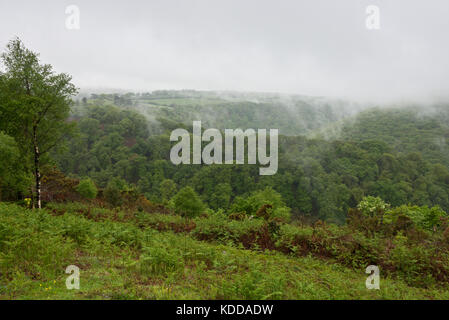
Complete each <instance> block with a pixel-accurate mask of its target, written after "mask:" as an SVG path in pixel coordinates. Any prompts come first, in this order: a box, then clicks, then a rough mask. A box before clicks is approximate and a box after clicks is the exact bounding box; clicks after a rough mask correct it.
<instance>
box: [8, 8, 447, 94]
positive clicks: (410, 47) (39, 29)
mask: <svg viewBox="0 0 449 320" xmlns="http://www.w3.org/2000/svg"><path fill="white" fill-rule="evenodd" d="M72 4H73V5H77V6H78V7H79V9H80V30H68V29H67V28H66V27H65V20H66V17H67V15H66V13H65V9H66V7H67V6H68V5H72ZM368 5H377V6H378V7H379V9H380V30H368V29H367V28H366V26H365V20H366V17H367V14H366V12H365V9H366V7H367V6H368ZM14 36H19V37H20V38H21V39H22V40H23V41H24V42H25V45H26V46H28V47H29V48H31V49H33V50H35V51H37V52H39V53H40V54H41V59H42V61H43V62H45V63H51V64H52V65H54V67H55V69H56V70H57V71H58V72H68V73H70V74H71V75H73V79H74V82H75V84H76V85H77V86H78V87H80V88H102V89H105V88H112V89H119V88H120V89H125V90H130V91H152V90H156V89H198V90H240V91H263V92H283V93H298V94H306V95H319V96H333V97H345V98H352V99H369V100H376V101H391V100H426V99H429V98H432V99H434V98H447V97H448V94H447V93H448V92H449V90H448V89H449V41H448V39H449V1H448V0H428V1H423V0H377V1H376V0H371V1H369V0H339V1H336V0H307V1H305V0H288V1H286V0H276V1H274V0H271V1H267V0H263V1H262V0H239V1H235V0H176V1H175V0H146V1H133V0H128V1H92V0H91V1H81V0H73V1H64V0H63V1H61V0H58V1H56V0H55V1H42V0H40V1H31V0H30V1H20V0H14V1H12V0H0V47H1V50H2V51H3V49H4V47H5V45H6V43H7V42H8V41H9V40H11V39H12V38H13V37H14Z"/></svg>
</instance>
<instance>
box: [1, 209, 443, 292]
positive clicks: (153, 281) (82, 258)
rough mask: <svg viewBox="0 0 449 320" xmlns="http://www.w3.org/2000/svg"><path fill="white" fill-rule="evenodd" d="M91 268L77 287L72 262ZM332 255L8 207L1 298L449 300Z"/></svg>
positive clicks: (4, 215)
mask: <svg viewBox="0 0 449 320" xmlns="http://www.w3.org/2000/svg"><path fill="white" fill-rule="evenodd" d="M70 264H74V265H77V266H79V267H80V269H81V289H80V290H67V289H66V287H65V279H66V277H67V275H66V274H64V270H65V268H66V266H68V265H70ZM365 280H366V275H365V274H364V270H360V271H354V270H352V269H348V268H345V267H343V266H341V265H339V264H337V263H332V261H324V260H320V259H316V258H312V257H290V256H286V255H283V254H281V253H275V252H268V251H266V252H256V251H250V250H244V249H241V248H236V247H235V246H230V245H221V244H214V243H207V242H203V241H198V240H194V239H192V238H191V237H190V236H188V235H186V234H174V233H172V232H159V231H156V230H153V229H141V228H139V227H138V226H136V225H135V224H132V223H127V222H114V221H111V220H110V219H105V220H103V221H97V222H95V221H93V220H88V219H86V218H84V217H82V216H81V215H80V214H77V213H76V212H71V213H65V214H64V215H60V216H53V215H50V214H49V212H47V211H46V210H43V212H41V213H38V212H33V211H30V210H25V209H23V208H21V207H18V206H15V205H8V204H4V203H0V298H1V299H448V298H449V291H448V290H447V289H441V288H440V289H436V288H432V289H419V288H413V287H409V286H407V285H406V284H405V283H403V282H401V281H398V280H391V279H385V278H383V277H382V275H381V282H380V287H381V289H380V290H367V289H366V288H365Z"/></svg>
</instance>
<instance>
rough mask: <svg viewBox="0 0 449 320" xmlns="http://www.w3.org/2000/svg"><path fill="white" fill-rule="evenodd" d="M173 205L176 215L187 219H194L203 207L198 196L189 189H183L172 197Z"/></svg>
mask: <svg viewBox="0 0 449 320" xmlns="http://www.w3.org/2000/svg"><path fill="white" fill-rule="evenodd" d="M173 203H174V207H175V211H176V213H178V214H181V215H184V216H187V217H196V216H198V215H199V214H201V213H202V212H203V211H204V209H205V207H204V204H203V202H202V201H201V199H200V198H199V196H198V195H197V194H196V193H195V191H194V190H193V189H192V188H191V187H184V188H182V189H181V190H179V192H178V193H177V194H176V195H175V196H174V198H173Z"/></svg>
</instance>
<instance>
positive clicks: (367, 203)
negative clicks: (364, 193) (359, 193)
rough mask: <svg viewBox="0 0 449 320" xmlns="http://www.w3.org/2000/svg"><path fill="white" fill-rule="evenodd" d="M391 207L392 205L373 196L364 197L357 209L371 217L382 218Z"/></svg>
mask: <svg viewBox="0 0 449 320" xmlns="http://www.w3.org/2000/svg"><path fill="white" fill-rule="evenodd" d="M389 207H390V205H389V204H388V203H386V202H384V201H383V200H382V199H381V198H379V197H373V196H368V197H363V199H362V201H360V203H359V204H358V205H357V209H359V210H360V211H361V212H362V213H363V214H364V215H365V216H369V217H373V216H380V215H382V214H383V213H384V212H385V210H387V209H388V208H389Z"/></svg>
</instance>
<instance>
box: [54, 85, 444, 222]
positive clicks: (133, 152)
mask: <svg viewBox="0 0 449 320" xmlns="http://www.w3.org/2000/svg"><path fill="white" fill-rule="evenodd" d="M167 94H168V93H167ZM159 95H161V93H159ZM172 95H173V93H170V96H172ZM197 95H200V97H202V96H201V94H200V93H197ZM93 97H94V99H84V103H83V100H81V101H80V104H79V105H78V106H77V107H76V108H75V110H77V111H76V113H75V114H74V115H73V116H72V121H76V122H77V123H78V128H79V135H78V136H77V137H75V138H73V139H72V140H71V141H70V142H69V149H68V151H67V152H66V153H64V154H62V155H58V156H55V159H56V164H57V165H58V167H59V168H60V169H61V170H62V171H63V172H64V173H65V174H67V175H70V176H74V177H78V178H81V177H86V176H89V177H92V178H93V180H94V181H95V182H96V183H97V184H98V186H99V187H101V188H105V187H106V186H107V185H108V183H114V182H113V181H116V180H117V179H121V180H122V182H121V185H122V186H124V185H126V184H128V185H129V186H128V187H131V186H134V187H135V188H137V189H138V190H139V191H140V192H142V193H144V194H145V195H146V197H147V198H148V199H150V200H152V201H155V202H161V201H162V199H163V198H164V194H165V193H167V190H165V189H164V186H165V187H167V186H172V188H173V190H178V189H180V188H182V187H185V186H191V187H192V188H194V189H195V191H196V192H198V193H199V195H200V196H201V199H202V200H203V201H204V202H205V203H206V204H207V205H208V206H209V207H210V208H211V209H214V210H217V209H219V208H221V209H224V210H225V211H229V210H230V209H231V208H232V206H233V205H235V203H237V202H238V200H239V197H247V196H249V195H250V194H251V193H252V192H254V191H256V190H261V189H264V188H266V187H271V188H273V189H274V190H276V191H277V192H278V193H280V195H281V196H282V198H283V201H285V203H286V205H287V206H288V207H290V208H291V209H292V213H293V215H294V216H296V217H299V216H307V217H310V218H312V220H315V219H324V220H327V221H333V222H338V223H342V222H344V220H345V217H346V213H347V210H348V209H349V208H351V207H355V206H356V204H357V203H358V202H359V201H360V200H361V199H362V198H363V196H366V195H374V196H379V197H381V198H382V199H385V200H386V201H388V202H389V203H391V204H392V205H401V204H408V203H411V204H416V205H429V206H434V205H439V206H441V207H442V208H443V209H444V210H449V198H448V193H449V170H448V166H447V165H448V159H449V158H448V156H449V152H448V151H447V150H448V148H447V137H448V135H449V129H448V126H447V125H446V122H445V121H444V118H443V117H442V116H441V114H442V112H443V111H444V110H446V109H444V108H443V107H441V108H440V109H439V112H438V113H433V114H429V115H422V114H419V113H418V111H417V110H415V109H371V110H367V111H363V112H361V113H360V114H358V115H356V116H354V117H351V118H348V119H347V120H345V121H344V122H343V125H342V128H341V134H340V135H339V136H337V137H334V138H333V139H330V140H324V139H319V138H308V137H307V136H301V135H299V136H288V135H281V137H280V156H279V171H278V173H277V174H276V175H274V176H264V177H262V176H259V175H258V168H257V167H256V166H250V165H248V166H243V167H241V166H232V165H225V166H220V165H212V166H207V165H203V166H175V165H173V164H172V163H171V162H170V159H169V152H170V147H171V145H172V144H171V143H170V142H169V134H170V131H171V130H173V129H174V128H177V127H186V128H188V129H189V130H191V123H190V126H189V124H188V123H186V122H176V121H175V120H173V119H178V118H176V117H173V118H171V117H169V115H171V113H167V115H166V116H167V117H166V118H160V119H159V120H160V121H158V120H156V119H155V120H154V121H149V120H148V119H147V118H145V115H143V114H141V113H139V112H137V111H134V110H138V108H136V107H135V104H136V103H140V102H133V101H132V100H129V101H127V100H126V97H128V96H126V95H125V96H124V97H123V96H118V95H116V96H115V99H113V98H112V99H113V100H115V102H116V103H117V104H118V105H114V104H113V103H112V102H111V101H110V99H107V98H108V97H109V96H106V95H105V96H104V98H103V100H102V101H99V98H98V97H99V96H98V95H93ZM133 97H134V96H133ZM200 97H198V96H194V97H192V98H188V97H185V96H183V97H182V98H179V99H178V98H177V99H174V98H172V99H171V100H170V101H171V102H170V104H168V103H167V105H171V106H170V107H168V109H167V110H170V111H173V110H177V109H180V110H184V111H183V112H185V113H188V112H189V111H190V110H191V108H193V109H194V108H200V109H201V108H202V106H201V105H196V103H198V101H200V100H198V99H200ZM206 97H207V96H206ZM202 99H206V98H205V97H203V98H202ZM136 101H140V100H136ZM153 101H154V100H153ZM206 101H207V100H206ZM159 103H160V100H159ZM175 103H179V104H175ZM203 103H204V105H203V107H205V106H206V105H207V103H206V102H205V101H203ZM131 106H134V107H131ZM187 106H188V107H187ZM234 107H235V106H234V104H230V105H226V107H223V106H221V105H220V104H218V103H217V104H212V105H208V108H211V109H213V110H223V109H225V110H227V111H226V112H229V113H230V114H234V113H233V112H231V111H229V110H232V109H233V108H234ZM258 107H261V108H262V111H260V110H257V112H256V111H248V110H247V109H245V107H244V106H242V108H241V110H240V114H238V115H237V116H235V118H232V117H230V118H228V119H227V120H226V121H227V124H226V125H225V126H224V127H226V126H229V127H230V128H237V127H241V128H243V129H246V128H251V127H255V126H256V125H257V124H259V122H258V121H257V119H250V118H251V117H252V116H254V114H257V113H258V112H261V114H266V113H265V112H264V110H265V109H264V108H265V107H266V105H264V104H263V103H262V104H261V105H259V104H257V105H254V106H253V107H252V108H251V110H252V109H257V108H258ZM148 108H150V107H148ZM270 110H272V112H275V113H277V114H279V115H280V117H281V118H282V117H283V113H282V112H279V110H277V109H273V108H271V109H270ZM329 110H331V109H330V108H329V109H328V111H329ZM142 112H144V110H143V111H142ZM167 112H168V111H167ZM173 112H174V111H173ZM219 112H220V111H219ZM221 112H224V111H221ZM333 112H336V111H333ZM333 112H331V111H329V113H327V114H326V113H324V114H326V117H327V119H331V118H332V119H336V117H335V116H333ZM310 113H311V116H312V117H316V114H317V113H320V112H318V111H317V110H313V111H311V112H310ZM241 114H242V115H241ZM320 114H321V113H320ZM210 115H211V114H210V113H209V114H206V115H205V116H206V120H205V122H206V123H213V122H211V121H209V122H208V120H207V119H208V117H209V116H210ZM196 117H198V118H196ZM181 118H184V119H196V120H203V118H202V117H201V116H200V115H189V116H185V117H182V116H181ZM235 119H237V120H235ZM268 119H269V117H267V121H268ZM286 119H288V117H287V118H286ZM286 119H284V120H286ZM289 120H291V119H289ZM216 121H218V120H216ZM306 122H307V121H306ZM310 123H313V126H316V127H320V126H323V127H324V126H326V124H324V123H323V122H320V121H313V120H310ZM272 124H274V123H272ZM266 125H269V124H268V122H267V123H266ZM284 125H287V126H288V123H284ZM155 127H156V128H157V130H155V129H154V128H155ZM221 127H223V126H221ZM268 128H270V127H268ZM280 131H281V134H282V132H283V129H282V128H281V130H280ZM155 132H159V133H155Z"/></svg>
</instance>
